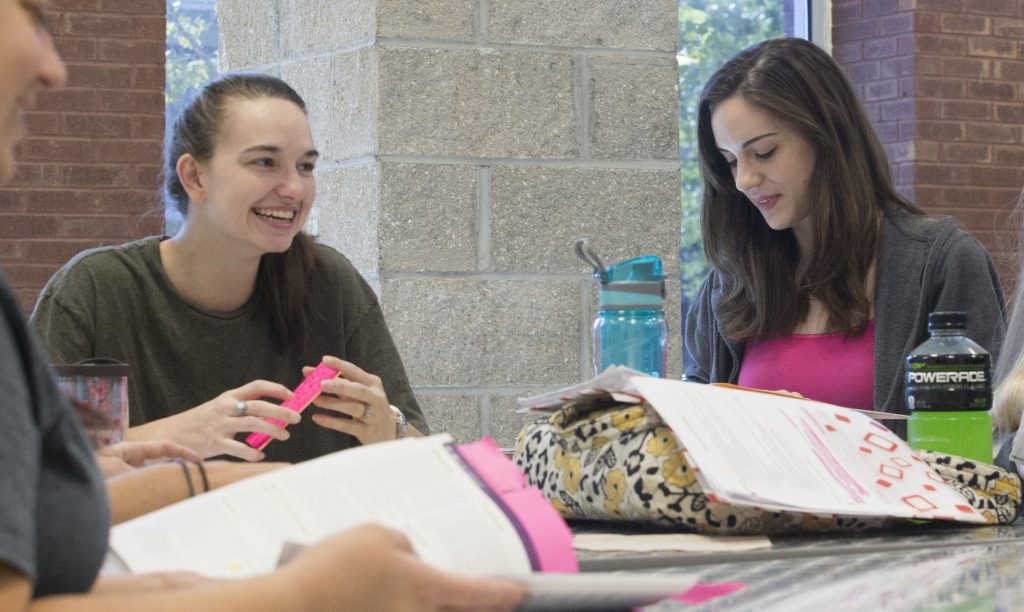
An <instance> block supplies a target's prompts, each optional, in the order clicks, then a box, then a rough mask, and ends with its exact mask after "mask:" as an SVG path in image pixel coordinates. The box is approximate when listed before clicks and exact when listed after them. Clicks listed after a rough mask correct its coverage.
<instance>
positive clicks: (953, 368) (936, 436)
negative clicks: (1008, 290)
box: [905, 312, 992, 463]
mask: <svg viewBox="0 0 1024 612" xmlns="http://www.w3.org/2000/svg"><path fill="white" fill-rule="evenodd" d="M966 327H967V314H966V313H963V312H933V313H931V314H930V315H928V332H929V333H930V334H931V338H929V339H928V340H926V341H925V342H924V343H922V344H921V345H920V346H918V347H917V348H916V349H914V350H913V352H911V353H910V355H909V356H908V357H907V370H906V375H907V379H906V383H907V384H906V387H905V389H906V391H905V393H906V399H907V408H909V409H910V422H909V423H908V424H907V441H908V442H909V443H910V446H912V447H914V448H917V449H924V450H930V451H937V452H940V453H947V454H950V455H957V456H960V457H964V458H966V459H973V460H974V461H980V462H982V463H992V419H991V418H990V417H989V415H988V409H989V407H991V405H992V385H991V374H992V357H991V355H989V354H988V351H986V350H985V349H983V348H982V347H981V346H980V345H979V344H978V343H977V342H975V341H973V340H971V339H970V338H968V337H966V336H964V329H965V328H966Z"/></svg>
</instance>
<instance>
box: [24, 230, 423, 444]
mask: <svg viewBox="0 0 1024 612" xmlns="http://www.w3.org/2000/svg"><path fill="white" fill-rule="evenodd" d="M161 239H162V238H160V237H157V236H153V237H149V238H144V239H142V240H138V241H135V242H130V243H128V244H123V245H120V246H114V247H101V248H98V249H90V250H88V251H83V252H82V253H79V254H78V255H76V256H75V257H74V258H73V259H72V260H71V261H69V262H68V263H67V264H65V265H64V267H62V268H61V269H60V270H59V271H58V272H57V273H56V274H55V275H54V276H53V278H51V279H50V281H49V282H48V283H47V285H46V287H45V288H44V289H43V293H42V294H41V295H40V297H39V301H38V303H37V304H36V307H35V310H34V311H33V313H32V317H31V324H32V326H33V327H34V328H35V331H36V333H37V334H38V335H39V336H40V338H41V339H42V340H43V343H44V345H45V347H46V349H47V350H48V351H49V355H50V359H51V361H52V362H53V363H74V362H77V361H80V360H82V359H88V358H95V357H105V358H112V359H117V360H119V361H123V362H125V363H127V364H129V365H130V366H131V375H130V377H129V381H128V396H129V397H128V400H129V425H142V424H144V423H148V422H150V421H153V420H156V419H160V418H164V417H167V416H170V415H173V414H177V413H179V412H182V411H184V410H187V409H189V408H192V407H194V406H198V405H199V404H202V403H204V402H207V401H209V400H211V399H213V398H214V397H216V396H218V395H220V394H221V393H223V392H224V391H227V390H229V389H233V388H236V387H240V386H242V385H244V384H246V383H248V382H251V381H253V380H256V379H265V380H269V381H272V382H277V383H280V384H282V385H284V386H286V387H288V388H290V389H294V388H295V387H296V386H297V385H298V383H299V382H300V381H301V380H302V366H304V365H316V364H317V363H318V362H319V361H320V358H321V357H322V356H323V355H334V356H336V357H340V358H341V359H344V360H347V361H351V362H352V363H355V364H356V365H358V366H359V367H360V368H362V369H363V370H365V371H367V372H370V373H373V374H376V375H377V376H379V377H380V378H381V379H382V380H383V383H384V389H385V391H386V392H387V395H388V399H389V401H390V402H391V403H392V404H394V405H396V406H398V407H399V408H401V409H402V410H403V412H405V414H406V416H407V417H408V418H409V422H410V423H411V424H413V425H414V426H415V427H416V428H417V429H419V430H420V431H423V432H426V431H427V429H426V422H425V421H424V419H423V414H422V412H421V411H420V408H419V405H418V404H417V403H416V399H415V397H413V394H412V390H411V389H410V387H409V382H408V379H407V377H406V374H405V370H404V368H403V367H402V361H401V358H400V357H399V355H398V351H397V350H396V348H395V345H394V342H393V341H392V339H391V334H390V333H389V332H388V329H387V325H386V324H385V322H384V317H383V314H382V313H381V309H380V305H379V304H378V302H377V298H376V296H375V295H374V293H373V290H372V289H371V288H370V286H369V285H368V284H367V283H366V281H364V280H363V278H362V276H360V275H359V273H358V271H356V269H355V268H354V267H353V266H352V264H351V263H350V262H349V261H348V259H346V258H345V256H343V255H342V254H341V253H338V252H337V251H335V250H334V249H331V248H330V247H327V246H324V245H316V249H317V256H318V257H319V259H320V262H321V264H322V265H321V266H319V268H318V273H317V275H318V277H317V278H315V279H313V280H312V281H311V282H309V283H307V286H308V289H307V293H308V295H307V296H306V299H307V300H311V301H312V304H313V305H314V308H315V312H317V313H319V314H321V315H323V316H322V317H321V318H320V321H319V322H318V323H317V326H316V328H315V329H313V330H312V333H311V334H310V338H309V339H308V341H307V343H306V344H307V346H306V348H305V349H304V350H303V351H302V354H301V355H299V354H298V353H299V352H298V351H296V350H289V351H279V350H276V349H275V348H274V347H275V343H274V340H273V329H272V323H271V321H270V320H269V318H268V317H267V316H266V314H265V313H266V310H265V308H263V307H262V304H261V299H262V298H261V297H260V293H259V292H256V293H255V294H254V295H253V297H252V298H251V299H250V300H249V301H248V302H247V303H246V304H244V305H243V306H242V307H241V308H239V309H237V310H235V311H232V312H207V311H203V310H200V309H198V308H196V307H195V306H193V305H191V304H190V303H188V302H186V301H185V300H184V299H183V298H182V297H181V296H180V295H179V294H178V292H177V291H176V290H175V289H174V287H173V286H172V285H171V283H170V281H169V280H168V278H167V276H166V274H165V273H164V268H163V264H162V263H161V260H160V248H159V244H160V240H161ZM311 409H314V410H315V409H316V407H315V406H311ZM289 432H290V433H291V434H292V435H291V438H289V439H288V440H287V441H284V442H282V441H273V442H271V443H270V444H269V445H267V447H266V449H265V453H266V455H267V459H268V460H271V461H292V462H295V461H303V460H306V459H310V458H313V457H318V456H320V455H323V454H325V453H328V452H331V451H335V450H340V449H343V448H348V447H351V446H355V445H356V444H357V441H356V440H355V439H354V438H352V437H350V436H347V435H345V434H341V433H338V432H336V431H333V430H329V429H326V428H323V427H320V426H319V425H316V424H315V423H314V422H313V421H312V419H309V418H304V419H303V420H302V421H301V422H300V423H299V424H297V425H293V426H291V427H289ZM242 437H243V436H239V438H240V439H241V438H242Z"/></svg>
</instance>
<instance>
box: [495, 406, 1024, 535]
mask: <svg viewBox="0 0 1024 612" xmlns="http://www.w3.org/2000/svg"><path fill="white" fill-rule="evenodd" d="M919 455H920V457H921V458H922V459H924V460H925V461H927V462H928V463H929V464H930V465H931V466H932V467H933V468H935V469H936V471H937V472H938V473H939V475H941V476H942V478H943V479H944V480H945V481H946V482H947V483H948V484H950V485H951V486H952V487H954V488H955V489H957V490H958V491H959V492H960V493H962V494H963V495H964V497H965V498H966V499H967V500H969V501H970V503H971V505H972V506H973V507H974V508H975V509H977V510H978V511H980V512H981V513H982V515H983V516H984V517H985V518H986V519H987V521H988V522H989V523H990V524H1008V523H1011V522H1013V521H1014V520H1015V519H1016V518H1017V514H1018V511H1019V510H1020V508H1021V480H1020V478H1019V477H1018V476H1017V475H1016V474H1011V473H1009V472H1007V471H1006V470H1003V469H1001V468H998V467H996V466H993V465H986V464H980V463H976V462H973V461H968V460H966V459H961V458H959V457H953V456H950V455H942V454H938V453H931V452H921V453H919ZM514 460H515V462H516V464H517V465H518V466H519V467H520V468H521V469H522V470H523V472H525V473H526V477H527V481H528V482H529V483H530V484H532V485H533V486H535V487H537V488H538V489H540V490H541V492H542V493H543V494H544V496H545V497H547V499H548V500H550V502H551V503H552V504H553V505H554V506H555V508H557V509H558V511H559V512H560V513H561V514H562V515H563V516H564V517H566V518H581V519H594V520H610V521H611V520H615V521H618V520H624V521H639V522H647V523H650V524H652V525H657V526H663V527H670V528H674V529H681V530H685V531H695V532H699V533H711V534H769V533H784V532H801V531H829V530H846V531H858V530H865V529H876V528H884V527H888V526H891V525H893V524H896V523H900V522H906V521H905V520H903V519H886V518H874V517H844V516H835V515H831V514H830V515H816V514H809V513H796V512H773V511H765V510H758V509H755V508H752V507H736V506H731V505H727V504H722V503H717V502H715V501H712V500H711V499H708V497H707V495H705V494H704V491H703V490H702V489H701V486H700V484H699V483H698V481H697V478H696V477H695V475H694V470H693V468H692V467H691V466H690V465H689V463H688V462H687V459H686V457H685V456H684V455H683V453H682V451H681V449H680V447H679V443H678V442H677V440H676V438H675V436H674V435H672V431H671V430H670V429H669V428H668V427H667V426H666V425H665V424H664V423H663V422H662V420H661V418H660V417H659V416H658V413H657V412H656V411H655V410H654V409H653V408H651V407H650V406H649V405H647V404H622V403H618V402H616V401H615V400H613V399H612V398H610V397H608V396H597V397H581V398H577V399H575V400H573V401H570V402H568V403H566V404H564V405H563V406H562V407H561V408H560V409H559V410H557V411H555V412H554V413H553V414H552V415H551V417H550V418H548V419H543V420H539V421H535V422H533V423H530V424H528V425H526V426H525V427H524V428H523V430H522V431H521V432H520V434H519V438H518V441H517V444H516V449H515V454H514Z"/></svg>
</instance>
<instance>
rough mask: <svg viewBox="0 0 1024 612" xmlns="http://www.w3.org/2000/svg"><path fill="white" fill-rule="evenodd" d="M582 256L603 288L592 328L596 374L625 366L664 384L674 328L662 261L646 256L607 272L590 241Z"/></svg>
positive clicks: (580, 247) (582, 245)
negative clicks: (666, 304) (666, 302)
mask: <svg viewBox="0 0 1024 612" xmlns="http://www.w3.org/2000/svg"><path fill="white" fill-rule="evenodd" d="M576 254H577V255H578V256H579V257H580V259H583V260H584V261H586V262H587V263H589V264H591V266H593V268H594V279H595V280H596V281H598V283H599V284H600V286H599V287H598V312H597V316H596V317H595V318H594V325H593V328H592V348H593V360H594V373H595V374H599V373H601V372H603V371H604V370H605V368H607V367H609V366H612V365H623V366H626V367H629V368H632V369H634V370H637V371H640V372H643V373H644V374H649V375H651V376H658V377H660V378H664V377H665V365H666V355H665V349H666V346H667V342H668V325H667V324H666V323H665V311H664V306H663V302H664V299H665V275H664V273H663V272H662V266H661V259H660V258H659V257H657V256H655V255H645V256H643V257H634V258H633V259H627V260H625V261H620V262H619V263H617V264H614V265H612V266H610V267H608V268H605V267H604V264H602V263H601V259H600V258H599V257H597V255H595V254H594V253H593V252H592V251H591V250H590V248H589V246H588V241H587V239H586V238H581V239H580V240H577V241H576Z"/></svg>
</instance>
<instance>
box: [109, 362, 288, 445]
mask: <svg viewBox="0 0 1024 612" xmlns="http://www.w3.org/2000/svg"><path fill="white" fill-rule="evenodd" d="M261 397H269V398H274V399H278V400H281V401H284V400H287V399H290V398H291V397H292V392H291V391H289V390H288V388H287V387H285V386H284V385H279V384H277V383H272V382H269V381H266V380H254V381H253V382H251V383H249V384H247V385H243V386H241V387H238V388H237V389H232V390H230V391H225V392H224V393H221V394H220V395H218V396H217V397H215V398H214V399H212V400H210V401H208V402H206V403H205V404H200V405H199V406H196V407H195V408H192V409H190V410H186V411H185V412H182V413H181V414H176V415H174V416H170V417H167V418H164V419H160V420H157V421H153V422H151V423H147V424H145V425H140V426H138V427H132V428H130V429H129V430H128V437H129V438H130V439H132V440H154V439H167V440H173V441H175V442H177V443H179V444H183V445H185V446H187V447H188V448H191V449H192V450H194V451H195V452H197V453H199V454H200V455H201V456H203V457H214V456H217V455H231V456H233V457H238V458H239V459H244V460H246V461H259V460H261V459H263V453H262V452H260V451H258V450H256V449H255V448H252V447H251V446H249V445H248V444H246V443H245V442H243V441H240V440H235V439H234V436H235V434H238V433H239V432H253V431H255V432H259V433H263V434H267V435H268V436H270V437H271V438H273V439H275V440H287V439H288V437H289V434H288V432H287V431H285V429H284V427H279V426H277V425H274V424H273V423H270V422H267V421H265V420H264V418H271V419H277V420H279V421H284V422H285V423H286V424H289V425H294V424H295V423H298V422H299V420H300V416H299V414H298V413H296V412H293V411H291V410H289V409H287V408H282V407H281V406H278V405H277V404H273V403H271V402H268V401H264V400H261V399H258V398H261Z"/></svg>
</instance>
